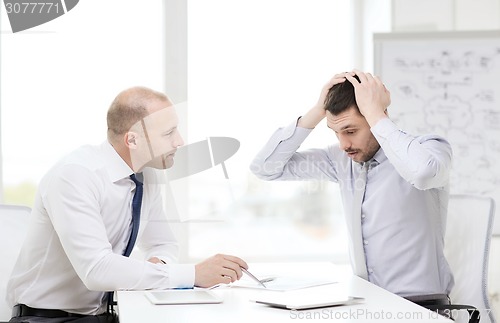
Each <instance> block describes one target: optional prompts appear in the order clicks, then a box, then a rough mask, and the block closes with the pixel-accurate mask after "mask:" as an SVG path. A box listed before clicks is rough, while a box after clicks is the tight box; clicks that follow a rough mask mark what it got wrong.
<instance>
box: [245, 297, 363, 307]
mask: <svg viewBox="0 0 500 323" xmlns="http://www.w3.org/2000/svg"><path fill="white" fill-rule="evenodd" d="M253 301H254V302H256V303H259V304H265V305H268V306H272V307H278V308H283V309H288V310H306V309H313V308H320V307H329V306H340V305H351V304H357V303H361V302H363V301H364V298H362V297H353V296H346V297H337V298H336V297H333V298H328V297H323V298H322V299H308V298H307V297H292V298H289V297H274V296H273V297H266V298H264V297H262V298H260V299H255V300H253Z"/></svg>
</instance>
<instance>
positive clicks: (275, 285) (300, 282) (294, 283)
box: [230, 276, 336, 291]
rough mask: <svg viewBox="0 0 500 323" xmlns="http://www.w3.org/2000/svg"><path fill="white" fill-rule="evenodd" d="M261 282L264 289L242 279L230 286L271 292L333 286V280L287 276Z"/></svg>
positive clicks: (264, 279)
mask: <svg viewBox="0 0 500 323" xmlns="http://www.w3.org/2000/svg"><path fill="white" fill-rule="evenodd" d="M262 281H263V282H264V284H265V287H264V286H262V285H260V284H258V283H257V282H254V281H253V280H250V279H246V278H245V277H243V278H242V279H240V280H238V281H236V282H234V283H232V284H231V285H230V286H231V287H235V288H239V287H242V288H256V289H262V290H272V291H290V290H296V289H303V288H309V287H315V286H321V285H328V284H335V283H336V281H334V280H325V279H316V278H310V277H287V276H278V277H267V278H263V279H262Z"/></svg>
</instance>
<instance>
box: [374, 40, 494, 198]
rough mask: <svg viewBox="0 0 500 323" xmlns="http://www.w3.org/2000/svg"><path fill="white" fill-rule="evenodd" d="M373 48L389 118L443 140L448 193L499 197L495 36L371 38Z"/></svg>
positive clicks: (418, 133)
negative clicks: (449, 151)
mask: <svg viewBox="0 0 500 323" xmlns="http://www.w3.org/2000/svg"><path fill="white" fill-rule="evenodd" d="M499 35H500V34H499ZM424 38H425V37H424ZM375 46H376V47H375V61H376V65H377V66H376V70H375V73H376V74H378V75H379V76H380V77H381V79H382V80H383V81H384V83H385V85H386V86H387V88H388V89H389V91H391V101H392V103H391V106H390V107H389V115H390V117H391V119H392V120H394V121H395V122H396V124H397V125H398V126H399V127H400V128H401V129H403V130H405V131H407V132H409V133H412V134H415V135H420V134H427V133H435V134H439V135H442V136H443V137H445V138H446V139H448V140H449V141H450V143H451V145H452V148H453V155H454V161H453V168H452V172H451V179H450V181H451V183H450V184H451V185H450V187H451V192H452V193H464V194H483V195H489V196H492V197H494V198H496V199H497V200H498V199H500V191H499V188H500V167H498V166H497V164H498V161H499V160H500V37H497V38H496V40H492V39H491V38H481V37H450V38H448V39H445V40H443V39H440V38H439V37H436V36H433V37H431V38H429V39H419V38H418V37H417V38H414V39H412V38H411V37H409V38H406V39H405V38H398V39H396V40H395V41H388V40H386V39H384V40H383V41H379V42H377V38H375Z"/></svg>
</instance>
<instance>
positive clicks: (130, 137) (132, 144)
mask: <svg viewBox="0 0 500 323" xmlns="http://www.w3.org/2000/svg"><path fill="white" fill-rule="evenodd" d="M137 138H138V135H137V133H135V132H133V131H129V132H127V133H125V135H124V136H123V140H124V142H125V146H127V148H128V149H136V148H137Z"/></svg>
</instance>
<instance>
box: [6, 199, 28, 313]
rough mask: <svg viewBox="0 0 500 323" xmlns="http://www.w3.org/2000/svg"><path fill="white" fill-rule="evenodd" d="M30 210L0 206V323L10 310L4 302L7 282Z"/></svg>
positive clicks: (19, 248) (25, 229)
mask: <svg viewBox="0 0 500 323" xmlns="http://www.w3.org/2000/svg"><path fill="white" fill-rule="evenodd" d="M30 213H31V209H30V208H29V207H26V206H18V205H5V204H0V245H1V246H2V249H1V251H0V259H1V261H0V321H8V320H10V318H11V315H12V308H11V307H10V306H8V305H7V302H6V301H5V296H6V288H7V281H8V280H9V277H10V274H11V272H12V269H13V267H14V264H15V263H16V260H17V257H18V255H19V251H20V250H21V246H22V244H23V241H24V239H25V237H26V232H27V229H28V219H29V216H30Z"/></svg>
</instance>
